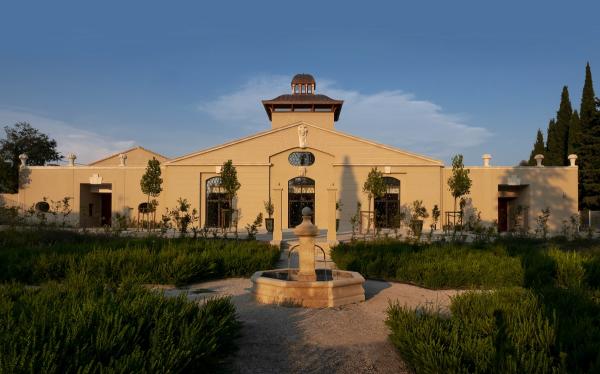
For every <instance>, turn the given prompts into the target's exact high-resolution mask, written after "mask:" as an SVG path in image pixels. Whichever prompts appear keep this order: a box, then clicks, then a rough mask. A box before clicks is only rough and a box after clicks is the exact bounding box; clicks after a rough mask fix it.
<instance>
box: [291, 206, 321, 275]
mask: <svg viewBox="0 0 600 374" xmlns="http://www.w3.org/2000/svg"><path fill="white" fill-rule="evenodd" d="M311 214H312V211H311V210H310V208H304V209H302V223H300V224H299V225H298V226H296V228H294V234H295V235H296V236H297V237H298V241H299V244H298V257H299V268H298V274H297V275H296V277H297V280H299V281H307V282H314V281H316V280H317V273H316V271H315V269H316V266H315V237H316V236H317V235H318V234H319V228H318V227H317V226H315V225H313V224H312V222H311Z"/></svg>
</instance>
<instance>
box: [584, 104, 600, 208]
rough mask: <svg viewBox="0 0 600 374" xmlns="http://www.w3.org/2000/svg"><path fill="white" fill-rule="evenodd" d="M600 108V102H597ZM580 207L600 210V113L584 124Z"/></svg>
mask: <svg viewBox="0 0 600 374" xmlns="http://www.w3.org/2000/svg"><path fill="white" fill-rule="evenodd" d="M597 105H598V106H600V101H597ZM579 157H580V159H579V165H580V166H579V188H580V193H579V198H580V207H581V208H584V209H590V210H600V113H599V112H596V113H595V115H594V118H593V119H592V121H591V122H589V123H588V124H583V123H582V137H581V146H580V151H579Z"/></svg>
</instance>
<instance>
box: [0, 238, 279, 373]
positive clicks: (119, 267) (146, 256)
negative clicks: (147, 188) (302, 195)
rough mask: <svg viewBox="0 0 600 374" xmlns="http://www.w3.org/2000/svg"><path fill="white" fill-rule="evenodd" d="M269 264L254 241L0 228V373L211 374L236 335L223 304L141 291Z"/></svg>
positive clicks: (270, 258) (231, 313)
mask: <svg viewBox="0 0 600 374" xmlns="http://www.w3.org/2000/svg"><path fill="white" fill-rule="evenodd" d="M278 258H279V250H278V249H277V248H275V247H272V246H270V245H267V244H264V243H260V242H256V241H235V240H207V239H205V240H201V239H198V240H196V239H161V238H143V239H137V238H121V237H114V236H107V235H90V234H78V233H74V232H70V231H61V230H39V229H31V230H25V231H11V230H8V231H1V232H0V281H1V282H2V283H0V373H3V372H6V373H13V372H49V373H68V372H80V371H82V372H104V371H111V372H112V371H115V372H210V371H215V370H219V369H220V368H221V366H222V364H223V360H224V359H225V358H226V357H227V356H228V355H229V354H230V353H231V352H232V351H233V350H234V349H235V344H234V339H235V337H236V336H237V335H238V333H239V329H240V323H239V321H238V319H237V316H236V313H235V308H234V306H233V304H232V303H231V300H230V299H229V298H218V299H217V298H215V299H212V300H209V301H206V302H204V303H202V304H201V305H198V304H197V303H194V302H191V301H188V300H187V299H186V298H184V297H181V298H167V297H164V296H163V295H161V294H159V293H156V292H152V291H148V290H147V289H145V288H143V287H141V284H143V283H171V284H173V283H174V284H177V285H183V284H187V283H190V282H196V281H203V280H207V279H216V278H224V277H233V276H249V275H251V274H252V273H253V272H254V271H256V270H259V269H268V268H271V267H273V266H274V264H275V262H276V261H277V259H278ZM31 285H37V286H36V287H31Z"/></svg>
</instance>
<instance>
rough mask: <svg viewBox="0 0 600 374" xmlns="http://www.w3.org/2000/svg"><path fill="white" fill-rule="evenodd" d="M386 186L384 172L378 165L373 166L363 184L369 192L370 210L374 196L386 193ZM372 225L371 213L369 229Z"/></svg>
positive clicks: (364, 189)
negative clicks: (378, 168)
mask: <svg viewBox="0 0 600 374" xmlns="http://www.w3.org/2000/svg"><path fill="white" fill-rule="evenodd" d="M385 191H386V186H385V181H384V179H383V173H382V172H381V171H379V170H377V168H376V167H374V168H372V169H371V171H370V172H369V175H367V180H366V181H365V183H364V184H363V192H364V193H366V194H367V198H368V200H369V206H368V209H369V211H370V210H371V200H373V199H374V198H378V197H382V196H383V195H384V194H385ZM370 227H371V215H370V214H369V218H368V224H367V231H369V229H370Z"/></svg>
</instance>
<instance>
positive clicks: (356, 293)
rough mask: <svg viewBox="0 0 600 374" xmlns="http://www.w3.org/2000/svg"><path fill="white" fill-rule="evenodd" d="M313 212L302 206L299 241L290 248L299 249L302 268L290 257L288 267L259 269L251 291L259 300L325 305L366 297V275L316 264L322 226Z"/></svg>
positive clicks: (346, 302) (297, 234) (295, 231)
mask: <svg viewBox="0 0 600 374" xmlns="http://www.w3.org/2000/svg"><path fill="white" fill-rule="evenodd" d="M311 215H312V211H311V209H310V208H308V207H306V208H304V209H302V223H301V224H299V225H298V226H296V228H295V229H294V234H295V235H296V236H297V237H298V241H299V244H298V245H295V246H294V247H292V248H290V254H291V253H292V251H294V250H296V251H297V253H298V257H299V268H298V269H292V268H290V267H289V260H288V267H287V268H285V269H277V270H264V271H257V272H256V273H254V275H253V276H252V283H253V286H252V294H253V295H254V297H255V299H256V301H258V302H259V303H264V304H284V305H294V306H302V307H307V308H325V307H336V306H340V305H345V304H350V303H356V302H360V301H364V300H365V290H364V287H363V284H364V283H365V279H364V278H363V277H362V276H361V275H360V274H359V273H356V272H353V271H342V270H332V269H317V268H316V266H315V249H317V248H319V249H321V250H322V251H323V249H322V248H321V247H319V246H318V245H316V244H315V237H316V236H317V234H318V232H319V230H318V228H317V226H315V225H313V224H312V222H311ZM323 256H325V252H324V251H323ZM288 258H289V256H288Z"/></svg>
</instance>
